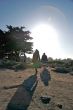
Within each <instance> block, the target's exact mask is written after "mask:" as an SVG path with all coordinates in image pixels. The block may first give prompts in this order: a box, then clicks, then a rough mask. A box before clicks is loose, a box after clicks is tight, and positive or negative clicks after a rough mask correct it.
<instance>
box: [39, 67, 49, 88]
mask: <svg viewBox="0 0 73 110" xmlns="http://www.w3.org/2000/svg"><path fill="white" fill-rule="evenodd" d="M40 78H41V80H42V82H43V83H44V85H45V86H48V84H49V81H50V80H51V76H50V72H49V71H48V70H47V69H46V68H45V69H44V70H43V71H42V72H41V74H40Z"/></svg>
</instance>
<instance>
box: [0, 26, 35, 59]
mask: <svg viewBox="0 0 73 110" xmlns="http://www.w3.org/2000/svg"><path fill="white" fill-rule="evenodd" d="M24 28H25V27H13V26H11V25H10V26H8V25H7V29H8V30H7V31H5V32H3V33H2V34H3V36H2V35H1V33H0V36H1V38H4V48H2V49H3V50H4V53H5V54H6V53H8V54H9V56H10V55H12V56H13V54H15V56H16V58H18V55H19V52H20V51H23V52H24V53H28V54H30V53H32V44H33V43H32V42H31V41H30V40H32V37H30V31H24ZM1 38H0V39H1ZM2 43H3V42H2ZM2 45H3V44H2ZM0 47H1V46H0Z"/></svg>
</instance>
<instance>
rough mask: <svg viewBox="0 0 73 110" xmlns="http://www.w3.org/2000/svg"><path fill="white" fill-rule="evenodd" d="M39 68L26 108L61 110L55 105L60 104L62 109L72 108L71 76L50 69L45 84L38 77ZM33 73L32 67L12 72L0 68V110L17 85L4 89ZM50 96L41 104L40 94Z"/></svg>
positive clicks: (4, 107) (71, 109) (33, 109)
mask: <svg viewBox="0 0 73 110" xmlns="http://www.w3.org/2000/svg"><path fill="white" fill-rule="evenodd" d="M41 71H42V70H41V69H39V70H38V75H37V76H38V84H37V87H36V89H35V91H34V94H33V96H32V100H31V102H30V105H29V107H28V108H27V110H61V109H60V108H59V107H58V106H57V105H58V104H61V105H62V110H73V76H71V75H69V74H60V73H55V72H52V71H51V70H50V75H51V81H49V85H48V86H45V85H44V84H43V82H42V81H41V78H40V73H41ZM33 74H34V69H27V70H25V71H18V72H14V71H13V70H0V110H6V108H7V105H8V103H9V102H10V100H11V98H12V97H13V96H14V94H15V92H16V91H17V90H18V88H19V87H16V88H11V89H5V88H4V87H10V86H14V85H20V84H22V83H23V81H24V80H26V79H27V78H29V76H31V75H33ZM43 95H47V96H50V97H51V101H50V102H49V104H43V103H42V102H41V100H40V96H43Z"/></svg>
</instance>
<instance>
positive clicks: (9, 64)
mask: <svg viewBox="0 0 73 110" xmlns="http://www.w3.org/2000/svg"><path fill="white" fill-rule="evenodd" d="M0 68H5V69H13V70H22V69H25V68H26V64H25V63H21V62H16V61H13V60H2V61H1V63H0Z"/></svg>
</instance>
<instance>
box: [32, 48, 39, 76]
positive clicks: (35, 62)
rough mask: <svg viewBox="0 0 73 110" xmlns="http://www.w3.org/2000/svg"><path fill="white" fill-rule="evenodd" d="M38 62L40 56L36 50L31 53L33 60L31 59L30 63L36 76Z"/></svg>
mask: <svg viewBox="0 0 73 110" xmlns="http://www.w3.org/2000/svg"><path fill="white" fill-rule="evenodd" d="M39 61H40V55H39V51H38V50H37V49H36V50H35V52H34V53H33V58H32V62H33V66H34V68H35V73H36V74H37V68H38V67H39Z"/></svg>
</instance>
